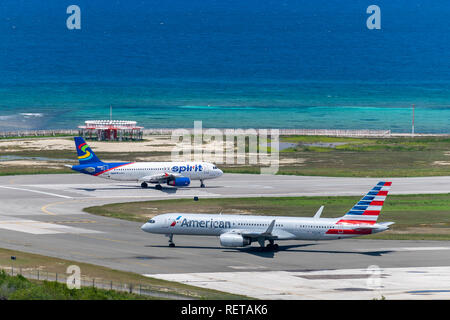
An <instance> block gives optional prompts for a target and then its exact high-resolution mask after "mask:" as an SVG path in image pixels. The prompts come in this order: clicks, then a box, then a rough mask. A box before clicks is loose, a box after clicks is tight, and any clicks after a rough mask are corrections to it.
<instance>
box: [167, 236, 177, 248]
mask: <svg viewBox="0 0 450 320" xmlns="http://www.w3.org/2000/svg"><path fill="white" fill-rule="evenodd" d="M166 236H167V237H169V247H170V248H174V247H175V243H174V242H173V234H168V235H166Z"/></svg>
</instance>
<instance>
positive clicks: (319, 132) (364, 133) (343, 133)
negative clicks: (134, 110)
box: [143, 128, 391, 137]
mask: <svg viewBox="0 0 450 320" xmlns="http://www.w3.org/2000/svg"><path fill="white" fill-rule="evenodd" d="M205 129H206V128H205ZM174 130H175V129H169V128H154V129H144V130H143V132H144V135H171V134H172V132H173V131H174ZM186 130H187V131H188V132H190V133H191V134H193V133H194V129H186ZM221 130H223V131H225V130H233V129H231V128H228V129H221ZM258 130H267V131H269V130H271V129H257V130H256V131H257V132H258ZM278 130H279V133H280V135H283V136H293V135H299V136H335V137H390V136H391V130H337V129H336V130H334V129H278ZM269 132H270V131H269Z"/></svg>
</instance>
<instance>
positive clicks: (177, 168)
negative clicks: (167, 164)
mask: <svg viewBox="0 0 450 320" xmlns="http://www.w3.org/2000/svg"><path fill="white" fill-rule="evenodd" d="M171 170H172V172H179V173H181V172H191V171H194V172H198V171H203V166H202V165H201V164H198V165H197V164H196V165H193V166H188V165H186V166H173V167H172V168H171Z"/></svg>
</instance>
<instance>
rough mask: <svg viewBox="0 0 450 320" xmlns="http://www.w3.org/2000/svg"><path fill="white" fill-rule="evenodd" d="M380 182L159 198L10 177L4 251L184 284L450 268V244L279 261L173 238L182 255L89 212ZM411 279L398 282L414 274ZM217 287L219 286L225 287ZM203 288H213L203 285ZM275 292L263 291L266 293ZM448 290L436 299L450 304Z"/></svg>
mask: <svg viewBox="0 0 450 320" xmlns="http://www.w3.org/2000/svg"><path fill="white" fill-rule="evenodd" d="M379 180H382V179H373V178H326V177H299V176H264V175H233V174H225V175H224V176H223V177H222V178H220V179H217V180H211V181H206V185H207V187H206V188H200V187H199V186H198V183H197V182H193V184H192V187H190V188H185V189H174V188H172V187H167V188H164V189H163V190H162V191H158V190H156V189H153V188H149V189H141V188H140V187H138V186H137V185H136V184H134V183H120V182H112V181H108V180H102V179H98V178H94V177H90V176H86V175H78V174H68V175H30V176H9V177H8V176H4V177H0V203H1V204H2V205H1V206H0V243H1V245H0V246H1V247H3V248H8V249H15V250H19V251H26V252H31V253H37V254H42V255H47V256H53V257H58V258H63V259H69V260H75V261H80V262H85V263H92V264H97V265H102V266H106V267H110V268H113V269H118V270H124V271H131V272H136V273H139V274H146V275H154V276H158V277H161V278H165V277H168V278H171V279H175V278H176V276H175V275H178V277H180V276H181V277H182V279H181V280H180V279H178V280H177V281H182V282H183V281H188V280H189V279H191V280H192V274H197V276H196V277H199V276H198V274H208V273H215V274H217V276H218V275H220V274H228V275H231V274H236V275H243V272H251V273H252V274H254V275H255V279H256V278H257V276H259V274H260V273H265V274H266V276H267V277H268V279H270V276H271V275H272V274H273V272H275V275H276V277H275V278H277V277H279V276H280V275H279V274H282V275H283V274H284V275H285V276H286V277H287V278H285V279H289V277H292V274H295V273H298V272H307V271H308V272H312V271H314V272H321V271H326V270H354V269H359V270H365V269H366V268H367V267H368V266H371V265H377V266H379V267H380V268H382V269H386V270H387V269H390V268H391V269H392V270H400V269H398V268H429V267H442V268H447V267H450V243H449V242H446V241H388V240H362V239H349V240H340V241H325V242H314V241H313V242H305V241H288V242H281V243H280V251H278V252H275V253H273V252H260V251H259V250H258V248H257V247H252V248H242V249H229V248H223V247H221V246H220V244H219V241H218V239H216V238H215V237H192V236H191V237H190V236H178V237H175V238H174V240H175V242H176V244H177V247H176V248H168V247H167V238H165V237H164V236H160V235H151V234H147V233H144V232H142V231H141V230H140V225H141V224H140V223H135V222H129V221H123V220H117V219H111V218H105V217H100V216H94V215H90V214H86V213H84V212H83V211H82V209H83V208H84V207H88V206H94V205H100V204H106V203H114V202H125V201H139V200H142V201H144V200H152V199H155V200H156V199H175V198H190V197H193V196H198V197H199V198H200V201H201V199H202V198H207V197H246V196H254V197H257V196H302V195H309V196H318V195H362V194H364V193H365V192H367V190H368V189H369V188H371V187H372V186H373V185H374V184H375V183H376V182H378V181H379ZM389 181H393V188H392V192H391V193H392V194H409V193H449V192H450V177H430V178H395V179H389ZM313 214H314V213H313V212H312V213H311V215H313ZM402 272H403V271H402ZM402 272H400V271H395V272H394V271H392V274H403V275H404V274H406V275H408V273H404V272H403V273H402ZM200 277H201V276H200ZM275 278H274V279H275ZM297 278H298V277H297ZM183 279H184V280H183ZM218 279H219V280H220V277H219V278H218ZM235 279H240V277H238V276H236V277H235ZM277 279H278V278H277ZM216 283H219V285H220V281H216ZM292 283H295V282H292ZM316 283H317V282H316ZM447 283H448V282H447ZM191 284H195V283H191ZM222 284H223V287H222V288H221V289H220V288H219V290H225V289H227V288H228V289H227V290H230V291H231V292H233V291H232V290H236V288H240V287H239V286H234V287H233V284H231V286H232V287H233V288H234V289H233V288H231V289H230V283H228V282H227V281H222ZM225 284H226V285H225ZM297 284H298V283H297ZM197 285H202V286H205V284H204V281H199V282H197ZM207 285H208V284H206V286H207ZM209 285H210V284H209ZM298 285H300V284H298ZM266 289H267V288H264V287H261V288H260V291H264V290H266ZM297 289H298V288H297ZM422 289H427V290H428V289H430V288H422ZM431 289H432V288H431ZM441 289H442V288H440V289H439V290H440V291H439V290H438V291H439V292H434V293H433V292H432V293H428V295H427V297H436V295H437V296H438V297H441V296H442V294H444V296H445V295H447V296H446V297H450V293H448V292H446V291H445V290H444V291H442V290H441ZM449 289H450V288H449ZM239 290H241V289H239ZM254 290H255V289H254V287H252V290H251V291H249V292H247V294H249V295H252V296H255V297H260V295H259V294H258V292H256V293H255V291H254ZM286 290H287V291H289V290H290V289H289V287H286ZM405 290H406V291H408V290H409V291H414V288H413V289H411V288H409V289H405ZM436 290H437V289H436ZM287 291H286V292H284V294H283V292H281V293H280V292H278V291H277V293H276V295H274V296H272V297H271V298H275V296H277V297H278V298H283V296H285V298H293V297H294V298H302V295H301V294H299V293H298V292H297V291H296V290H293V291H292V290H291V291H290V292H291V293H294V294H288V292H287ZM406 291H405V292H406ZM296 292H297V293H296ZM241 294H246V292H241ZM411 295H413V294H411ZM313 296H314V297H317V296H320V294H318V295H313ZM323 297H324V298H329V296H327V295H323Z"/></svg>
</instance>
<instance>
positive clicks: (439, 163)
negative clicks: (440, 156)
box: [433, 161, 450, 166]
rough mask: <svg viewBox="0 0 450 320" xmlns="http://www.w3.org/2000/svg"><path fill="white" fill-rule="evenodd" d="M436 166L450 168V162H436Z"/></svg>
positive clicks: (434, 163)
mask: <svg viewBox="0 0 450 320" xmlns="http://www.w3.org/2000/svg"><path fill="white" fill-rule="evenodd" d="M433 165H435V166H450V161H434V162H433Z"/></svg>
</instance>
